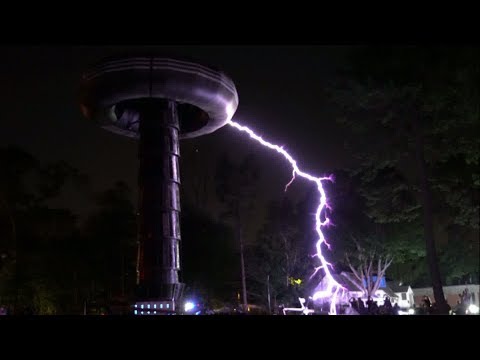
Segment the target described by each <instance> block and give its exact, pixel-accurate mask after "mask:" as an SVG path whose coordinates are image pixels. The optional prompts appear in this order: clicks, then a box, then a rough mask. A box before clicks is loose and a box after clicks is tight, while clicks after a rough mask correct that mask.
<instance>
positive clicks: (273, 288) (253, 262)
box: [247, 198, 311, 309]
mask: <svg viewBox="0 0 480 360" xmlns="http://www.w3.org/2000/svg"><path fill="white" fill-rule="evenodd" d="M299 226H300V223H299V216H298V213H297V211H296V209H295V207H294V205H293V204H292V202H291V201H290V200H288V199H287V198H284V199H283V200H282V201H279V202H271V203H270V205H269V207H268V213H267V222H266V224H265V225H264V227H263V228H262V230H261V231H260V232H259V234H258V240H257V241H256V242H255V243H254V244H252V245H251V246H249V247H248V249H247V251H248V252H247V253H248V259H249V261H248V267H247V268H248V272H247V275H248V279H249V282H250V284H251V285H250V288H251V294H252V295H251V296H254V297H256V298H257V300H259V301H261V302H262V303H264V304H266V305H267V308H269V309H271V308H272V302H273V307H274V308H276V305H277V304H279V303H287V304H288V303H291V302H292V301H296V300H297V299H298V297H299V291H300V290H301V288H303V286H304V285H305V279H306V278H308V277H309V275H310V274H309V272H310V271H311V264H310V263H309V262H308V261H305V259H308V258H309V256H308V247H307V246H305V243H304V242H303V241H302V231H301V229H300V228H299ZM269 298H270V304H269ZM272 300H273V301H272Z"/></svg>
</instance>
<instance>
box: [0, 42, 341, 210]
mask: <svg viewBox="0 0 480 360" xmlns="http://www.w3.org/2000/svg"><path fill="white" fill-rule="evenodd" d="M127 49H128V48H125V47H98V46H97V47H67V46H63V47H57V48H54V47H20V46H18V47H3V48H2V49H1V50H0V54H1V59H2V67H1V70H0V74H1V75H0V78H1V79H2V87H1V90H0V91H1V97H0V102H1V105H2V109H3V114H2V119H1V123H2V126H1V130H0V145H6V144H16V145H19V146H21V147H22V148H24V149H26V150H27V151H30V152H32V153H33V154H34V155H36V156H37V157H38V158H39V159H40V160H41V161H52V160H60V159H62V160H66V161H67V162H69V163H70V164H72V165H73V166H75V167H77V168H78V169H80V170H81V171H83V172H85V173H86V174H88V175H89V176H90V178H91V180H92V182H93V184H94V187H95V190H96V191H99V190H103V189H105V188H107V187H109V186H111V185H112V184H113V183H114V181H116V180H125V181H127V182H128V183H129V184H130V185H131V186H132V188H133V189H135V188H136V174H137V158H136V156H137V149H136V142H135V141H134V140H131V139H128V138H124V137H120V136H118V135H115V134H111V133H109V132H107V131H105V130H103V129H101V128H100V127H98V126H96V125H95V124H93V123H90V122H89V121H87V120H86V119H84V118H83V117H82V114H81V113H80V110H79V107H78V103H77V97H76V91H77V87H78V83H79V79H80V76H81V72H82V70H84V69H85V68H86V67H88V66H89V65H90V64H91V63H92V62H95V61H97V60H99V59H101V58H102V57H104V56H108V55H111V54H115V53H118V52H124V51H125V50H127ZM159 49H160V50H161V51H162V53H169V54H172V56H175V55H180V56H188V57H190V58H194V59H197V60H198V61H199V62H205V63H207V64H212V65H214V66H217V67H219V68H221V69H222V70H224V71H225V72H226V73H227V74H229V75H230V76H231V78H232V79H233V81H234V82H235V84H236V87H237V90H238V94H239V99H240V104H239V107H238V110H237V113H236V115H235V116H234V120H236V121H238V122H241V123H242V124H246V125H248V126H251V127H253V128H254V129H255V130H256V131H257V132H259V133H261V134H262V135H263V136H264V137H265V138H266V139H271V140H272V141H275V142H278V143H279V144H282V145H284V146H285V147H286V148H287V149H289V150H291V151H292V152H293V154H294V155H295V156H296V157H297V158H298V159H299V164H300V166H301V167H305V168H306V169H308V170H311V171H313V172H315V173H317V174H323V173H324V172H329V171H331V170H332V169H334V168H336V167H339V166H341V165H342V164H344V163H345V162H346V161H348V160H349V157H348V155H346V154H345V153H344V152H343V141H342V137H343V136H342V130H341V129H339V128H337V126H336V125H335V121H334V120H335V119H334V116H333V110H332V109H331V106H330V105H328V104H327V103H326V101H325V99H323V98H322V89H323V87H324V86H325V84H326V83H327V81H328V80H330V79H331V78H332V76H333V75H334V73H335V70H336V65H337V64H338V63H339V62H341V60H342V59H343V57H344V54H345V53H346V51H347V50H348V48H345V47H327V46H310V47H309V46H230V47H227V46H178V47H175V46H168V47H159ZM196 150H198V152H197V151H196ZM224 152H227V153H228V154H231V155H232V157H233V158H236V159H240V158H241V157H242V156H243V155H246V154H247V153H248V152H255V153H258V158H259V161H260V164H261V165H262V166H264V167H265V171H263V172H262V177H263V179H262V181H261V182H260V183H259V185H258V186H259V189H260V192H261V193H262V194H265V195H264V196H263V197H262V198H263V199H262V200H261V201H264V200H265V199H268V198H273V197H274V196H281V195H283V193H282V192H283V187H284V185H285V183H286V182H287V181H288V180H289V177H290V174H291V170H290V168H289V166H288V165H287V164H286V162H285V161H284V160H283V159H282V158H280V157H279V155H278V154H276V153H272V152H271V151H268V150H266V149H263V148H260V145H256V144H255V143H254V142H252V141H251V140H249V139H247V138H246V137H245V135H241V134H239V133H238V132H237V131H236V130H234V129H232V128H230V127H228V126H226V127H224V128H222V129H220V130H218V131H217V132H215V133H213V134H211V135H208V136H204V137H202V138H197V139H193V140H184V141H183V142H182V148H181V154H182V159H181V166H182V169H183V170H184V172H185V175H184V178H183V179H182V181H183V183H186V182H187V181H189V177H192V176H195V171H197V170H195V169H196V167H195V166H196V165H198V164H202V166H205V168H207V169H210V170H208V171H210V173H212V172H213V171H214V164H215V159H216V156H217V155H218V154H221V153H224ZM300 184H301V183H300ZM298 188H299V186H298V185H297V186H296V189H298ZM300 188H301V186H300ZM304 190H305V189H304ZM212 191H213V188H212ZM293 191H295V189H293ZM66 196H67V201H68V203H69V204H71V206H72V207H73V208H74V209H75V210H76V211H80V212H84V211H85V210H86V207H87V204H88V203H89V202H88V201H87V200H85V199H83V200H82V199H81V196H80V195H76V194H75V193H73V192H70V193H68V194H67V195H66ZM212 197H214V194H213V192H212ZM208 207H209V209H210V210H211V211H213V212H217V213H218V211H216V210H217V206H216V205H215V204H214V203H213V202H212V203H210V204H209V205H208Z"/></svg>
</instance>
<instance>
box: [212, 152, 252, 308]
mask: <svg viewBox="0 0 480 360" xmlns="http://www.w3.org/2000/svg"><path fill="white" fill-rule="evenodd" d="M215 178H216V180H217V184H216V191H217V196H218V197H219V199H220V201H221V202H222V203H223V204H224V205H225V207H226V213H225V215H226V216H228V217H230V218H232V219H233V221H234V223H235V229H236V236H237V238H238V243H239V245H240V267H241V272H242V294H243V296H242V300H243V310H244V311H246V310H247V305H248V300H247V285H246V273H245V260H244V233H245V227H246V226H245V224H246V221H247V218H248V216H249V213H250V211H251V210H252V208H253V206H254V203H255V201H254V199H255V193H256V189H257V187H256V183H257V181H258V179H259V171H258V165H257V164H256V162H255V157H254V155H253V154H250V155H248V156H246V157H245V158H244V159H243V160H242V162H241V163H240V164H238V165H236V164H234V163H233V162H232V161H230V159H228V157H227V156H224V157H222V158H220V160H219V162H218V166H217V171H216V177H215Z"/></svg>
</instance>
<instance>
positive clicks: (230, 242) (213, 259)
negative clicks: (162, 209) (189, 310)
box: [181, 202, 239, 303]
mask: <svg viewBox="0 0 480 360" xmlns="http://www.w3.org/2000/svg"><path fill="white" fill-rule="evenodd" d="M181 216H182V222H181V226H182V279H183V281H184V282H185V283H186V284H187V286H188V287H189V288H190V291H191V292H193V293H194V295H195V296H201V297H203V298H204V299H205V300H207V301H208V302H210V303H222V302H225V301H228V300H229V299H231V298H232V294H235V293H236V289H237V287H236V286H235V285H237V284H238V283H239V282H238V281H237V279H238V273H239V271H238V267H237V266H235V265H234V264H236V259H237V256H238V254H237V251H236V248H235V244H236V242H235V236H234V233H233V231H232V229H231V227H229V226H227V225H226V224H224V223H222V222H220V221H218V220H215V219H213V218H212V217H211V216H209V215H208V214H206V213H205V212H203V211H201V210H200V209H198V208H197V207H196V206H192V205H191V204H190V203H188V202H184V203H183V206H182V213H181ZM187 292H188V291H187Z"/></svg>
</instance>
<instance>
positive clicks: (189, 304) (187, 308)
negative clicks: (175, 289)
mask: <svg viewBox="0 0 480 360" xmlns="http://www.w3.org/2000/svg"><path fill="white" fill-rule="evenodd" d="M194 307H195V304H194V303H192V302H191V301H187V302H186V303H185V311H190V310H193V308H194Z"/></svg>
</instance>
